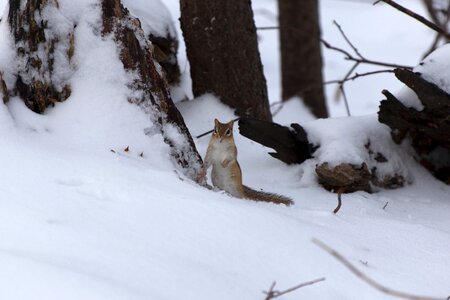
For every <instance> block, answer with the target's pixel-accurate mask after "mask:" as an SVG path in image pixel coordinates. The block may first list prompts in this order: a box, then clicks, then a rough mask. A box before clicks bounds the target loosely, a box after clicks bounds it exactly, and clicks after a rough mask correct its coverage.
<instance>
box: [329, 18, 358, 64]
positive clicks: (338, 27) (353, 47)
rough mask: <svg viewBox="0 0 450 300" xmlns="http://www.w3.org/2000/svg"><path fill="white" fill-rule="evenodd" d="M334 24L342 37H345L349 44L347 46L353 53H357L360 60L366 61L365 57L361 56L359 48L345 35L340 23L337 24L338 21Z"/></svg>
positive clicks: (334, 21)
mask: <svg viewBox="0 0 450 300" xmlns="http://www.w3.org/2000/svg"><path fill="white" fill-rule="evenodd" d="M333 24H334V25H335V26H336V27H337V29H338V30H339V32H340V33H341V35H342V36H343V37H344V39H345V41H346V42H347V44H348V45H349V46H350V47H351V48H352V49H353V51H355V53H356V55H358V56H359V57H360V58H362V59H364V57H363V56H362V55H361V53H359V51H358V48H356V47H355V45H353V43H352V42H350V39H349V38H348V37H347V35H346V34H345V32H344V30H343V29H342V27H341V25H340V24H339V23H338V22H336V20H333Z"/></svg>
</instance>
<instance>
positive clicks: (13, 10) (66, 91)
mask: <svg viewBox="0 0 450 300" xmlns="http://www.w3.org/2000/svg"><path fill="white" fill-rule="evenodd" d="M21 2H22V1H18V0H9V13H8V22H9V25H10V28H11V33H12V35H13V37H14V41H15V44H16V48H17V61H18V74H17V81H16V86H15V87H14V89H16V90H17V92H18V94H19V96H20V97H21V98H22V99H23V100H24V101H25V104H26V105H27V107H28V108H30V109H31V110H33V111H34V112H37V113H42V112H44V110H45V109H46V108H47V107H48V106H50V105H54V104H55V103H56V102H61V101H64V100H66V99H67V98H68V97H69V96H70V93H71V90H70V86H69V85H68V83H67V80H61V79H59V78H55V76H54V75H55V72H54V68H53V67H54V62H55V58H54V57H53V52H54V50H55V49H56V48H58V47H59V48H65V49H68V50H67V57H66V58H65V61H63V62H60V63H61V64H64V66H65V67H66V68H67V69H68V70H70V69H71V64H70V61H71V59H72V55H73V44H74V36H73V30H72V31H70V32H65V33H63V34H61V33H59V34H57V33H53V34H52V35H51V36H50V35H48V34H46V30H52V26H53V25H55V24H49V23H48V22H46V20H45V19H44V16H43V12H44V10H45V9H51V8H58V2H57V1H56V0H28V1H27V2H26V3H25V5H24V6H22V7H21ZM40 49H45V51H39V50H40ZM7 94H9V92H8V93H7Z"/></svg>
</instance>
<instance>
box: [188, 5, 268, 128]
mask: <svg viewBox="0 0 450 300" xmlns="http://www.w3.org/2000/svg"><path fill="white" fill-rule="evenodd" d="M180 3H181V19H180V20H181V28H182V30H183V36H184V40H185V42H186V49H187V56H188V59H189V62H190V65H191V77H192V88H193V92H194V96H200V95H202V94H205V93H212V94H215V95H216V96H218V97H219V98H220V100H221V101H222V102H223V103H225V104H227V105H229V106H231V107H233V108H235V109H236V114H237V115H239V116H249V117H253V118H257V119H262V120H271V119H272V116H271V113H270V109H269V102H268V96H267V87H266V79H265V77H264V74H263V67H262V64H261V59H260V56H259V51H258V41H257V36H256V27H255V23H254V20H253V12H252V8H251V2H250V1H249V0H242V1H219V0H211V1H205V0H181V1H180Z"/></svg>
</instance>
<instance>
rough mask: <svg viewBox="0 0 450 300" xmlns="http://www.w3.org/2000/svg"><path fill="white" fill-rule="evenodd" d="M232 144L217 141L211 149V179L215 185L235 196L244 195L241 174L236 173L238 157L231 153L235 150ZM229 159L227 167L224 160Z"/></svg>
mask: <svg viewBox="0 0 450 300" xmlns="http://www.w3.org/2000/svg"><path fill="white" fill-rule="evenodd" d="M232 147H233V146H232V145H229V144H226V143H217V144H216V145H214V148H213V149H211V150H212V152H211V162H212V171H211V179H212V183H213V185H214V186H215V187H217V188H219V189H221V190H224V191H226V192H228V193H230V194H231V195H233V196H234V197H239V198H240V197H242V192H241V190H240V189H241V186H242V182H240V181H241V175H240V174H239V176H238V174H235V173H236V172H237V170H236V164H237V161H236V158H235V157H233V156H232V155H231V153H232V152H233V149H232ZM226 160H227V161H228V165H227V166H226V167H224V166H223V162H224V161H226ZM239 172H240V170H239Z"/></svg>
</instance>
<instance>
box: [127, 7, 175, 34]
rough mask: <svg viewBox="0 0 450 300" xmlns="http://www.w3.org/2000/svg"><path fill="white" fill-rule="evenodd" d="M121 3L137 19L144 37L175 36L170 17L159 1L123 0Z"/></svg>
mask: <svg viewBox="0 0 450 300" xmlns="http://www.w3.org/2000/svg"><path fill="white" fill-rule="evenodd" d="M122 3H123V5H124V6H125V7H126V8H128V9H129V11H130V13H131V14H132V15H133V16H135V17H138V18H139V20H140V21H141V26H142V29H143V30H144V32H145V35H146V36H148V35H150V34H152V35H155V36H161V37H166V36H168V35H170V36H176V32H175V26H174V24H173V23H172V16H171V14H170V12H169V10H168V9H167V7H166V6H165V5H164V4H163V2H161V1H160V0H123V1H122Z"/></svg>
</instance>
